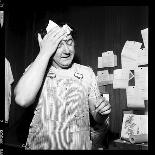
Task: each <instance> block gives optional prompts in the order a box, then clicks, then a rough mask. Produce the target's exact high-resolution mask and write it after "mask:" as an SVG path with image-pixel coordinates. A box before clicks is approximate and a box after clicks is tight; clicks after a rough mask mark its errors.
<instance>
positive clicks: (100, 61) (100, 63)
mask: <svg viewBox="0 0 155 155" xmlns="http://www.w3.org/2000/svg"><path fill="white" fill-rule="evenodd" d="M98 68H103V64H102V57H98Z"/></svg>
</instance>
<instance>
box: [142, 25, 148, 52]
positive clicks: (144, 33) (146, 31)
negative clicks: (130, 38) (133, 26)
mask: <svg viewBox="0 0 155 155" xmlns="http://www.w3.org/2000/svg"><path fill="white" fill-rule="evenodd" d="M141 35H142V38H143V42H144V46H145V48H147V49H148V28H146V29H144V30H141Z"/></svg>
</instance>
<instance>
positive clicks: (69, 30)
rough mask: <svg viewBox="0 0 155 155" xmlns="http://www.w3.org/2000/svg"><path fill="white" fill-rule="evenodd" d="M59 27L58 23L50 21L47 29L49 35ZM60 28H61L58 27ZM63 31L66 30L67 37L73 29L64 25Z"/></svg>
mask: <svg viewBox="0 0 155 155" xmlns="http://www.w3.org/2000/svg"><path fill="white" fill-rule="evenodd" d="M56 26H58V25H57V24H56V23H54V22H53V21H51V20H49V23H48V25H47V27H46V31H47V33H48V32H49V31H50V30H51V29H53V28H54V27H56ZM58 27H59V26H58ZM62 29H64V31H65V32H66V36H67V35H69V34H70V32H71V31H72V29H71V28H70V27H69V26H68V25H67V24H65V25H63V27H62Z"/></svg>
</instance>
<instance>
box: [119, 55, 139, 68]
mask: <svg viewBox="0 0 155 155" xmlns="http://www.w3.org/2000/svg"><path fill="white" fill-rule="evenodd" d="M121 65H122V68H124V69H129V70H134V69H135V68H137V66H138V63H137V61H136V59H130V58H127V57H124V56H122V55H121Z"/></svg>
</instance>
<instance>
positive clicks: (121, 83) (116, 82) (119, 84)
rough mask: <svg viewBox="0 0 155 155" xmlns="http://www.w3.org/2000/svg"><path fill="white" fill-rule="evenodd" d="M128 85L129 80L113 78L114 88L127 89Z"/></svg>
mask: <svg viewBox="0 0 155 155" xmlns="http://www.w3.org/2000/svg"><path fill="white" fill-rule="evenodd" d="M127 87H128V80H124V79H120V80H119V79H116V80H113V89H126V88H127Z"/></svg>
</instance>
